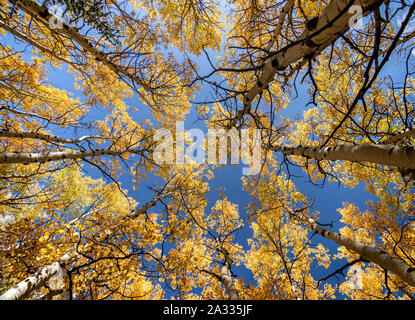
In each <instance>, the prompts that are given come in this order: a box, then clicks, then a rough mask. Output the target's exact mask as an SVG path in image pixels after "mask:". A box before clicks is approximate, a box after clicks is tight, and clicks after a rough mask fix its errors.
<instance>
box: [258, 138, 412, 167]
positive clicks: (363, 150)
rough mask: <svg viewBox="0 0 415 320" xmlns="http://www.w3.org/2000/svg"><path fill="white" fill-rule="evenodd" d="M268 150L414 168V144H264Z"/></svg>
mask: <svg viewBox="0 0 415 320" xmlns="http://www.w3.org/2000/svg"><path fill="white" fill-rule="evenodd" d="M265 148H267V149H268V150H273V151H278V152H282V153H283V154H285V155H287V156H291V155H296V156H303V157H306V158H313V159H316V160H348V161H356V162H372V163H378V164H385V165H391V166H398V167H401V168H407V169H415V146H413V145H410V146H397V145H381V144H365V145H360V146H359V145H357V146H353V145H338V146H333V147H324V148H317V147H316V148H314V147H302V146H298V147H287V146H278V145H274V146H265Z"/></svg>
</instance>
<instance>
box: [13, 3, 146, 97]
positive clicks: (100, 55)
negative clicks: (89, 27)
mask: <svg viewBox="0 0 415 320" xmlns="http://www.w3.org/2000/svg"><path fill="white" fill-rule="evenodd" d="M9 2H10V3H12V4H14V5H16V6H17V7H18V8H20V9H22V10H23V11H25V12H26V13H28V14H30V15H32V16H33V17H34V18H35V19H36V20H38V21H40V22H41V23H43V24H44V25H45V26H46V27H48V26H49V21H50V19H54V18H55V17H54V15H53V14H51V13H50V12H49V10H48V8H46V7H45V6H42V5H40V4H39V3H38V2H37V1H34V0H9ZM55 31H57V32H58V33H62V34H64V35H65V36H67V37H69V38H70V39H71V40H73V41H74V42H76V43H77V44H78V45H79V46H81V48H82V49H83V50H85V51H86V52H88V53H90V54H91V55H92V56H94V58H95V59H96V60H98V61H101V62H102V63H103V64H105V65H106V66H107V67H109V68H110V69H111V70H112V71H114V72H115V73H116V74H118V75H119V76H125V77H127V78H129V79H130V80H131V81H133V82H135V83H137V84H138V85H140V86H142V87H143V88H144V89H145V90H147V91H151V88H150V87H149V86H148V85H147V84H145V83H144V82H143V80H142V79H140V78H138V77H137V76H136V75H135V74H133V73H131V72H130V71H129V70H127V68H125V67H124V66H121V65H118V64H116V63H114V62H112V61H111V60H110V58H109V57H108V55H107V54H106V53H105V52H103V51H101V50H99V49H98V48H96V47H95V46H94V45H93V44H92V43H91V41H90V40H89V39H88V38H86V37H84V36H83V35H81V34H80V33H79V32H78V31H77V30H76V29H75V28H73V27H71V26H70V25H68V24H67V23H65V22H63V21H62V29H59V30H55Z"/></svg>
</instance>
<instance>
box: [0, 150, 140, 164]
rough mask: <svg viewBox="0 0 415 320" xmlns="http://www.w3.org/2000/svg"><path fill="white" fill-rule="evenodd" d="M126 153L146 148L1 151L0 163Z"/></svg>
mask: <svg viewBox="0 0 415 320" xmlns="http://www.w3.org/2000/svg"><path fill="white" fill-rule="evenodd" d="M125 153H135V154H143V153H144V150H134V149H123V150H111V149H97V150H89V151H88V150H86V151H81V150H76V151H59V152H49V153H32V152H0V164H2V163H23V164H29V163H45V162H51V161H58V160H76V159H84V158H88V157H96V156H102V155H110V156H120V155H122V154H125Z"/></svg>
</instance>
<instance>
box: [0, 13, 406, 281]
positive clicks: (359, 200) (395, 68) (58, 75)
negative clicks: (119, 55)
mask: <svg viewBox="0 0 415 320" xmlns="http://www.w3.org/2000/svg"><path fill="white" fill-rule="evenodd" d="M398 23H399V21H398ZM410 29H411V31H413V30H414V26H411V27H410ZM8 42H9V43H8V44H9V45H10V46H11V47H14V48H17V47H18V46H19V45H18V44H16V43H15V42H14V40H12V38H10V37H9V38H8ZM214 54H215V55H220V54H221V53H214ZM204 59H205V58H204V56H203V55H201V56H200V58H197V61H199V63H198V65H199V66H202V69H201V70H200V72H201V74H206V73H209V72H210V71H211V70H210V69H209V65H208V64H207V63H206V61H205V60H204ZM213 60H214V59H213ZM402 68H403V67H402V64H400V63H397V62H395V61H390V62H389V63H388V64H387V65H386V67H385V69H384V71H383V72H382V74H384V75H385V74H391V75H392V77H393V78H395V79H399V80H402V70H403V69H402ZM49 80H50V82H51V83H53V84H54V85H55V86H56V87H58V88H60V89H65V90H67V91H70V92H73V93H74V95H75V96H81V94H80V93H79V92H77V91H76V90H75V89H74V88H73V79H72V77H71V75H69V74H68V73H66V72H65V70H64V69H62V70H59V69H58V70H51V73H50V76H49ZM298 88H299V97H298V98H297V99H295V100H293V101H292V103H291V105H290V106H289V107H288V108H287V109H286V111H285V114H286V115H288V116H290V117H291V118H294V117H295V116H296V115H300V116H301V114H302V112H303V111H304V110H306V108H307V107H306V105H307V103H308V102H309V97H308V95H307V94H305V88H304V87H301V86H299V87H298ZM208 90H209V88H207V87H203V88H202V90H201V96H204V95H205V94H207V93H208ZM196 100H197V98H196ZM128 104H129V105H130V106H131V107H138V108H139V111H138V112H136V113H135V114H134V119H135V120H143V119H146V118H150V119H151V118H152V116H151V114H150V113H149V112H148V108H146V107H145V106H143V105H142V104H141V103H140V102H139V99H138V98H137V97H133V98H131V99H128ZM88 116H89V117H90V118H92V119H101V118H102V113H100V112H97V110H92V111H91V113H90V114H89V115H88ZM196 119H197V115H196V113H195V111H194V108H193V109H192V111H191V113H190V114H189V115H188V116H187V117H186V121H185V128H186V129H192V128H199V129H202V130H203V131H204V132H207V130H206V126H205V125H204V123H203V122H195V121H196ZM68 134H69V133H67V132H62V135H68ZM291 170H292V172H293V174H294V175H295V176H297V177H293V178H292V180H293V182H294V183H295V184H296V186H297V188H298V190H299V191H300V192H302V193H303V194H305V195H306V196H307V197H308V199H311V198H314V201H315V202H314V206H313V208H314V209H316V210H318V211H319V212H320V220H319V221H320V222H322V223H329V222H332V221H334V220H337V219H339V218H340V216H339V214H338V212H337V209H338V208H341V207H342V206H343V202H345V201H347V202H350V203H355V204H357V205H358V207H359V208H361V209H362V210H364V208H365V204H364V203H365V201H366V200H369V199H373V197H372V196H371V195H370V194H369V193H367V192H366V191H364V186H358V187H357V188H355V189H349V188H344V187H343V186H339V185H338V184H337V183H330V182H328V181H327V182H326V183H325V184H324V187H322V188H320V187H316V186H315V185H313V184H312V183H311V182H309V180H308V178H307V175H306V174H305V173H304V172H303V171H302V170H300V169H296V168H291ZM88 173H89V174H91V175H92V176H94V177H102V176H101V174H100V173H99V172H97V171H96V170H93V169H92V170H90V171H88ZM214 173H215V176H214V179H213V180H211V182H210V187H211V192H210V194H209V195H208V199H209V204H208V207H207V210H208V211H210V208H211V207H212V206H213V205H214V204H215V202H216V201H217V200H218V199H219V197H218V193H217V191H216V190H217V188H224V189H225V190H226V195H227V197H228V200H229V201H231V202H232V203H236V204H238V206H239V210H240V214H241V217H243V218H245V217H246V214H245V209H244V208H245V206H246V205H247V204H248V203H249V202H250V200H251V198H250V197H249V195H248V194H247V193H246V192H245V191H243V189H242V181H241V177H242V165H238V166H235V165H232V166H230V165H229V166H225V167H224V168H217V169H215V170H214ZM121 182H122V187H123V188H126V189H127V190H129V193H128V194H129V195H130V196H132V197H134V198H135V199H136V200H137V201H139V202H141V203H145V202H147V201H149V200H150V199H151V198H152V191H150V190H148V189H147V188H141V189H139V190H132V186H133V183H132V181H131V176H130V175H124V176H123V177H122V179H121ZM149 185H150V186H151V185H152V181H151V179H150V181H149ZM340 227H341V224H340V223H336V224H335V225H334V230H335V231H338V229H339V228H340ZM250 236H251V230H250V229H249V224H246V227H245V228H244V229H243V230H241V231H240V232H239V233H238V237H237V241H238V242H239V244H241V245H243V246H246V245H247V244H246V239H247V238H248V237H250ZM313 242H314V243H317V242H322V243H323V244H324V245H325V246H326V247H327V248H329V249H330V250H331V253H336V251H337V245H335V244H333V243H332V242H328V241H325V240H324V239H323V238H322V237H320V236H316V237H314V239H313ZM343 263H344V261H339V260H336V261H333V263H332V265H331V267H330V268H329V269H327V270H325V269H321V268H316V269H315V270H314V272H315V274H314V275H315V278H316V279H319V278H321V277H324V276H325V275H327V274H328V273H330V272H332V271H333V270H335V269H337V268H338V267H339V266H341V265H342V264H343ZM235 271H236V273H237V274H238V276H240V277H244V278H245V279H246V280H248V281H249V279H250V278H251V277H250V274H249V273H247V272H246V270H244V269H243V268H237V269H236V270H235Z"/></svg>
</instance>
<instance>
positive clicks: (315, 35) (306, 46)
mask: <svg viewBox="0 0 415 320" xmlns="http://www.w3.org/2000/svg"><path fill="white" fill-rule="evenodd" d="M382 3H383V1H380V0H355V1H350V0H332V1H331V2H330V3H329V4H328V5H327V7H326V8H325V9H324V10H323V12H322V13H321V15H320V16H318V17H314V18H312V19H311V20H310V21H308V22H307V24H306V27H305V30H304V32H303V34H302V35H301V36H300V37H299V38H298V39H296V40H294V41H293V42H292V43H291V44H289V45H287V46H285V47H284V48H282V49H280V50H278V51H277V52H276V53H275V54H273V55H272V57H271V58H270V59H269V60H268V61H267V62H266V63H265V65H264V66H263V71H262V74H261V76H260V77H259V79H258V81H257V83H256V84H255V85H253V86H252V88H251V89H250V90H249V91H248V93H247V94H246V95H245V97H244V101H243V104H244V107H243V109H241V110H240V111H239V112H238V114H237V115H236V117H235V118H234V119H232V121H231V122H230V125H229V127H232V126H234V125H235V124H236V123H237V122H238V121H240V120H241V119H242V118H243V116H244V115H245V114H247V113H249V112H250V110H251V103H252V102H253V101H254V99H255V97H256V96H258V95H259V94H261V92H262V91H263V90H264V89H265V88H267V87H268V85H269V83H270V82H271V81H272V80H273V79H274V77H275V75H276V73H277V72H278V71H280V70H284V69H285V68H287V67H288V66H289V65H291V64H292V63H294V62H297V61H299V60H301V59H311V58H313V57H315V56H316V55H318V54H319V53H320V52H322V51H323V50H324V49H325V48H327V47H328V46H330V45H331V44H333V43H334V42H335V41H336V40H337V39H338V38H339V37H340V36H341V35H342V34H344V33H345V32H346V31H347V30H348V29H349V28H350V20H351V19H352V18H353V14H352V13H351V12H349V9H350V8H351V7H352V6H353V5H358V6H360V7H361V8H362V14H363V16H366V15H368V14H370V13H371V12H372V11H374V10H375V9H376V8H377V7H378V6H379V5H381V4H382Z"/></svg>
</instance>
